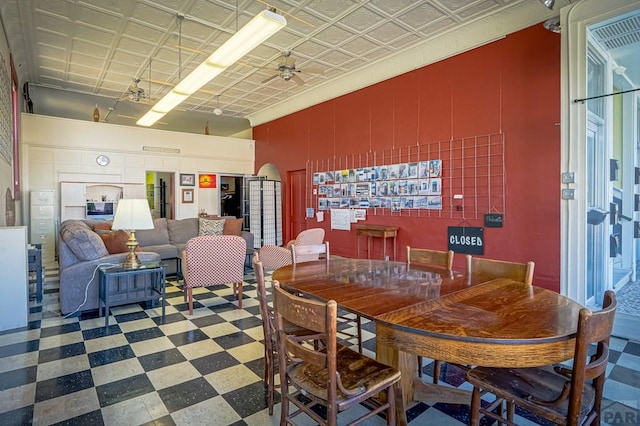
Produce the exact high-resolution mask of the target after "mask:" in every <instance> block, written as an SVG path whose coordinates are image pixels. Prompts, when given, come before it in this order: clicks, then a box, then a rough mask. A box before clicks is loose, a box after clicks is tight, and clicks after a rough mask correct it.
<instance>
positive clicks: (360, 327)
mask: <svg viewBox="0 0 640 426" xmlns="http://www.w3.org/2000/svg"><path fill="white" fill-rule="evenodd" d="M356 326H357V328H358V352H360V353H362V318H361V317H360V315H358V317H357V318H356Z"/></svg>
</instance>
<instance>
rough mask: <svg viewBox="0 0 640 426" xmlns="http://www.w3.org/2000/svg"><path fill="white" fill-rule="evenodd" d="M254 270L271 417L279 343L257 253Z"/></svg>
mask: <svg viewBox="0 0 640 426" xmlns="http://www.w3.org/2000/svg"><path fill="white" fill-rule="evenodd" d="M253 270H254V272H255V274H256V284H257V295H258V307H259V309H260V316H261V317H262V331H263V333H264V383H265V387H266V388H267V406H268V407H269V415H272V414H273V404H274V392H275V388H276V387H277V386H276V384H275V374H276V370H277V367H278V343H277V341H276V340H277V339H276V335H277V334H276V324H275V317H274V312H273V307H272V306H271V305H270V304H269V301H270V299H271V298H270V297H269V296H270V295H271V292H270V291H269V290H268V289H267V283H266V280H265V278H264V267H263V266H262V262H261V261H260V256H259V253H257V252H256V253H255V254H254V255H253ZM285 330H286V331H287V333H289V334H291V333H294V334H298V335H309V334H314V333H313V332H312V331H310V330H306V329H303V328H301V327H297V326H295V325H293V324H290V323H288V322H285ZM314 344H315V345H316V347H319V345H321V344H322V343H321V342H314Z"/></svg>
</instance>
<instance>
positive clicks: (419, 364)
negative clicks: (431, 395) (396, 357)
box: [418, 355, 422, 379]
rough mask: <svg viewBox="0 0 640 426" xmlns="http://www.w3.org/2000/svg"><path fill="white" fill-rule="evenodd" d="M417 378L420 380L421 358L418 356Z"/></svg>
mask: <svg viewBox="0 0 640 426" xmlns="http://www.w3.org/2000/svg"><path fill="white" fill-rule="evenodd" d="M418 377H420V378H421V379H422V357H421V356H420V355H418Z"/></svg>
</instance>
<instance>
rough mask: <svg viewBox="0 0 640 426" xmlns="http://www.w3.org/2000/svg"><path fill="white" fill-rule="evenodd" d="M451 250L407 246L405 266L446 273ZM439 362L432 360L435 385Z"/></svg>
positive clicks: (451, 267) (419, 366)
mask: <svg viewBox="0 0 640 426" xmlns="http://www.w3.org/2000/svg"><path fill="white" fill-rule="evenodd" d="M453 256H454V252H453V250H448V251H440V250H430V249H418V248H413V247H410V246H407V265H411V264H412V263H421V264H423V265H432V266H437V267H442V268H447V270H448V271H451V270H452V269H453ZM440 367H441V365H440V361H439V360H437V359H434V360H433V383H435V384H437V383H438V379H439V378H440ZM418 377H422V357H421V356H420V355H418Z"/></svg>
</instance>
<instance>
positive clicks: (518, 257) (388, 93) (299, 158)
mask: <svg viewBox="0 0 640 426" xmlns="http://www.w3.org/2000/svg"><path fill="white" fill-rule="evenodd" d="M559 121H560V36H559V35H558V34H554V33H551V32H549V31H547V30H545V29H544V28H543V27H542V25H535V26H533V27H530V28H527V29H525V30H522V31H519V32H517V33H514V34H511V35H508V36H507V37H506V38H504V39H502V40H499V41H496V42H493V43H491V44H489V45H486V46H483V47H479V48H477V49H474V50H472V51H469V52H465V53H463V54H460V55H457V56H455V57H452V58H449V59H446V60H443V61H440V62H438V63H435V64H432V65H429V66H427V67H424V68H421V69H418V70H415V71H412V72H409V73H407V74H404V75H401V76H398V77H395V78H393V79H390V80H387V81H384V82H381V83H378V84H376V85H374V86H371V87H368V88H365V89H362V90H359V91H357V92H354V93H351V94H348V95H345V96H342V97H339V98H336V99H333V100H330V101H327V102H324V103H322V104H319V105H316V106H313V107H310V108H308V109H305V110H303V111H300V112H297V113H294V114H291V115H289V116H286V117H283V118H280V119H278V120H275V121H273V122H270V123H266V124H263V125H260V126H257V127H256V128H254V132H253V135H254V138H255V139H256V170H258V169H259V168H260V167H261V166H262V165H263V164H264V163H268V162H271V163H274V164H275V165H276V166H277V167H278V169H279V171H280V175H281V176H282V177H283V178H284V179H286V176H287V173H286V172H287V171H290V170H300V169H305V168H306V167H307V161H311V162H314V161H321V160H325V161H326V160H327V159H329V158H334V156H336V157H341V156H342V157H343V158H344V157H346V156H348V155H354V154H355V155H359V154H363V155H364V154H365V153H367V152H375V153H377V154H378V155H381V154H382V153H383V151H385V150H386V151H389V150H390V149H391V148H394V147H395V148H397V147H405V146H410V145H415V144H416V143H420V144H428V143H430V142H437V141H448V140H450V139H458V138H467V137H472V136H476V135H485V134H495V133H500V132H502V133H503V134H504V140H505V142H504V149H505V151H504V158H505V160H504V164H505V181H506V184H505V193H506V198H505V211H504V213H505V218H504V227H502V228H485V229H484V240H485V247H484V253H485V254H484V256H485V257H490V258H494V259H503V260H512V261H519V262H524V261H528V260H533V261H534V262H535V263H536V269H535V274H534V280H535V283H536V285H539V286H542V287H546V288H549V289H552V290H555V291H559V289H560V284H559V279H560V278H559V277H560V271H559V269H560V197H559V194H560V191H559V187H560V185H559V179H560V129H559V126H558V125H557V123H559ZM444 174H446V169H445V168H444V165H443V175H444ZM308 185H311V182H309V183H308ZM283 188H287V182H285V183H284V184H283ZM447 195H448V196H449V197H450V196H451V193H450V192H448V191H447V188H446V182H445V179H443V199H444V198H445V197H446V196H447ZM285 198H286V197H285ZM465 198H466V196H465ZM443 204H444V201H443ZM313 207H316V208H317V206H313ZM465 208H466V207H465ZM283 211H284V216H285V220H287V219H288V215H289V206H288V205H285V208H284V209H283ZM307 220H308V222H309V223H308V227H316V226H322V227H324V228H325V229H326V231H327V239H328V240H329V241H330V242H331V251H332V253H334V254H339V255H345V256H353V257H355V256H356V246H357V244H356V237H355V232H353V231H352V232H345V231H331V230H330V229H329V223H330V222H329V221H328V220H327V221H325V222H324V223H320V224H318V223H316V221H315V219H307ZM460 222H461V221H460V219H458V218H456V219H452V218H447V219H445V218H432V217H407V216H392V215H388V214H387V215H380V216H374V215H369V216H368V217H367V220H366V223H367V224H388V225H395V226H399V227H400V231H399V234H398V251H399V256H398V257H399V260H404V259H405V251H404V247H405V246H406V245H411V246H415V247H424V248H433V249H442V250H443V249H446V248H447V227H448V226H457V225H459V224H460ZM468 222H469V226H483V220H482V219H473V220H468ZM284 229H287V227H286V226H285V227H284ZM291 237H293V236H289V235H287V236H285V240H288V239H289V238H291ZM362 243H364V239H363V241H362ZM373 247H374V253H372V257H373V256H375V257H378V258H379V257H381V251H382V249H381V243H380V242H379V241H378V240H376V241H375V242H374V244H373ZM454 264H455V266H456V268H462V267H463V265H464V256H463V255H460V254H459V255H456V260H455V263H454Z"/></svg>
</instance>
